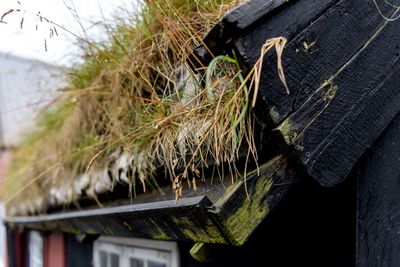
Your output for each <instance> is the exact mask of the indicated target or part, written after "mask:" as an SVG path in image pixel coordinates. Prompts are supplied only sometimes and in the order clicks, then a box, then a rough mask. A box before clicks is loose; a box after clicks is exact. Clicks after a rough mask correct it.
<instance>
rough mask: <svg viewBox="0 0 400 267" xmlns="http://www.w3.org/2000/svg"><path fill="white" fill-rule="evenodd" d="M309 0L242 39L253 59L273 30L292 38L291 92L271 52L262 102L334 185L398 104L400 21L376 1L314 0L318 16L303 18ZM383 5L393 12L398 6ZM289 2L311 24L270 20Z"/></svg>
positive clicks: (288, 60) (288, 61)
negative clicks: (391, 19) (322, 0)
mask: <svg viewBox="0 0 400 267" xmlns="http://www.w3.org/2000/svg"><path fill="white" fill-rule="evenodd" d="M305 2H306V1H299V2H296V3H293V4H291V5H288V6H287V7H286V8H285V10H282V11H281V12H282V14H281V15H280V13H278V14H274V15H273V16H271V17H270V18H267V19H266V20H265V21H262V23H263V25H259V26H257V27H255V28H254V29H253V30H251V31H249V32H248V33H246V34H244V35H243V36H242V37H240V38H239V39H238V40H237V41H236V47H237V49H238V50H239V51H240V55H242V58H243V60H244V62H247V64H248V66H249V67H251V66H252V65H253V64H254V63H255V62H256V60H257V59H258V55H259V53H260V47H261V45H262V44H263V42H264V41H265V39H267V38H269V37H273V36H271V32H273V33H274V35H276V36H278V35H283V36H286V37H288V38H289V43H288V45H287V47H286V49H285V51H284V56H283V65H284V68H285V74H286V78H287V83H288V85H289V89H290V91H291V94H290V95H287V94H286V93H285V90H284V88H283V85H282V83H281V81H280V80H279V78H278V74H277V73H276V67H275V64H276V60H275V59H274V56H272V55H271V56H270V57H268V58H266V59H265V60H266V61H265V62H264V69H263V74H262V79H261V85H260V92H259V95H260V98H259V100H258V104H259V106H264V107H265V109H267V110H268V112H269V115H270V118H271V119H272V121H273V122H274V123H275V124H276V125H277V126H278V127H277V132H278V133H280V134H281V136H282V137H283V138H284V140H286V142H287V144H288V145H289V146H290V147H291V148H292V149H294V151H295V154H296V156H297V158H298V161H299V162H301V163H302V164H303V165H304V166H305V169H306V170H307V172H308V173H309V174H310V175H311V176H312V177H313V178H315V179H316V180H317V181H318V182H320V184H322V185H324V186H332V185H336V184H337V183H339V182H341V181H343V179H345V177H346V176H347V175H348V173H349V171H350V170H351V168H352V167H353V166H354V164H355V162H356V161H357V160H358V159H359V158H360V156H361V155H362V154H363V153H364V152H365V150H366V149H367V148H368V147H369V146H371V145H372V143H373V142H374V140H375V139H376V138H377V137H378V136H379V135H380V134H381V133H382V131H383V130H384V129H385V128H386V126H387V125H388V123H389V122H390V121H391V120H392V119H393V117H394V115H395V114H396V113H397V112H398V111H400V101H399V100H400V94H399V92H400V91H399V90H397V88H396V84H397V83H398V79H399V78H398V77H399V70H398V68H399V65H400V64H399V62H398V59H399V53H400V49H399V47H400V37H399V36H400V34H399V33H400V31H399V25H400V21H396V22H392V23H389V22H387V21H385V20H384V19H383V18H382V16H381V15H380V14H379V12H378V10H377V9H376V7H375V6H374V3H373V2H372V1H353V0H341V1H337V2H335V3H327V2H326V3H325V5H326V6H327V7H328V9H323V8H322V6H318V7H320V9H319V10H320V11H321V12H319V13H318V12H316V11H315V10H314V9H317V6H316V5H318V4H315V3H314V6H313V7H312V8H311V9H312V10H314V12H316V15H314V17H315V18H314V19H313V20H312V23H308V24H304V23H303V21H302V19H301V18H302V16H301V15H299V14H302V10H303V12H304V13H307V12H310V11H307V9H308V8H309V7H306V6H302V4H304V3H305ZM320 5H323V4H320ZM383 9H384V10H383V12H385V13H386V14H389V15H390V14H392V15H395V12H396V11H395V10H394V9H393V8H390V7H389V6H387V5H386V6H384V7H383ZM290 10H293V11H292V12H294V14H297V13H299V14H298V15H297V18H296V17H295V18H296V20H299V25H304V26H305V27H304V28H302V30H301V31H296V30H294V28H292V27H291V26H289V27H288V30H287V29H285V28H284V26H280V28H279V26H278V25H274V24H272V25H271V24H270V22H274V21H275V20H277V21H280V22H283V19H282V18H283V17H284V16H288V18H290V16H289V12H290ZM279 16H282V17H281V18H280V19H279ZM310 16H312V15H311V14H309V13H308V14H307V15H306V18H307V17H310ZM304 21H306V19H305V20H304ZM288 23H289V25H290V24H291V20H289V22H288ZM283 25H286V23H283ZM293 25H296V24H295V23H293ZM275 26H276V29H275ZM270 29H271V32H270V31H269V30H270ZM277 29H278V30H280V32H279V31H278V32H276V30H277ZM294 32H295V34H294V35H293V33H294Z"/></svg>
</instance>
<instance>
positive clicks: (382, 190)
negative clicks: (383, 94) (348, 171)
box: [357, 115, 400, 267]
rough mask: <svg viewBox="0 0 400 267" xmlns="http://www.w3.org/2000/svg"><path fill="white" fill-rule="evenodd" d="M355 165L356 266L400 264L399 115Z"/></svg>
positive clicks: (373, 266)
mask: <svg viewBox="0 0 400 267" xmlns="http://www.w3.org/2000/svg"><path fill="white" fill-rule="evenodd" d="M358 169H359V172H358V193H357V199H358V201H357V202H358V204H357V266H358V267H383V266H385V267H395V266H400V253H399V252H400V242H399V240H400V194H399V192H400V179H399V177H400V115H398V116H397V117H396V118H395V120H394V121H393V122H392V123H391V125H390V126H389V127H388V128H387V130H386V131H385V132H384V133H383V134H382V136H381V137H379V139H378V140H377V142H376V143H375V144H374V146H373V147H372V148H371V149H370V150H369V151H368V152H367V153H366V155H365V156H364V158H363V161H361V162H360V164H359V168H358Z"/></svg>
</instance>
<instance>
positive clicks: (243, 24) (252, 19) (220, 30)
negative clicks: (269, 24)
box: [188, 0, 298, 69]
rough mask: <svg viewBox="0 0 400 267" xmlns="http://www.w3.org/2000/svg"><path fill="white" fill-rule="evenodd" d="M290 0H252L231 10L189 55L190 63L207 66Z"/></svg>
mask: <svg viewBox="0 0 400 267" xmlns="http://www.w3.org/2000/svg"><path fill="white" fill-rule="evenodd" d="M288 1H289V0H250V1H247V2H245V3H243V4H241V5H239V6H238V7H236V8H235V9H233V10H231V11H230V12H228V13H227V14H226V15H225V16H224V17H222V18H221V20H220V21H219V22H218V23H217V24H216V25H215V26H214V27H213V28H212V29H211V30H210V32H209V33H208V34H207V35H206V37H205V38H204V40H203V43H202V44H201V45H200V46H198V47H196V48H195V49H194V51H193V53H192V54H191V55H190V56H189V60H188V61H189V63H191V64H192V66H193V67H194V69H196V68H198V67H203V66H207V65H208V64H209V63H210V61H211V60H212V59H213V57H214V56H215V55H220V54H225V53H226V52H227V51H229V49H230V48H231V47H232V45H233V42H232V41H233V40H235V39H236V38H238V37H239V36H240V35H241V34H243V33H244V32H245V31H247V28H249V27H251V26H252V25H253V24H258V20H260V19H261V18H263V17H266V16H268V15H269V14H270V13H273V12H274V11H275V10H276V9H278V8H280V7H281V6H285V4H286V3H287V2H288ZM291 1H292V2H295V1H298V0H291ZM229 52H230V51H229Z"/></svg>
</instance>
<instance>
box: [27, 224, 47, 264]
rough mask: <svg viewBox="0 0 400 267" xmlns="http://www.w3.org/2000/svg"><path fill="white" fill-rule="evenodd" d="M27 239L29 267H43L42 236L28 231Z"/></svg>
mask: <svg viewBox="0 0 400 267" xmlns="http://www.w3.org/2000/svg"><path fill="white" fill-rule="evenodd" d="M28 237H29V239H28V241H29V243H28V248H29V254H28V257H29V267H43V265H44V263H43V247H44V241H43V236H42V234H41V233H39V232H37V231H30V232H29V235H28Z"/></svg>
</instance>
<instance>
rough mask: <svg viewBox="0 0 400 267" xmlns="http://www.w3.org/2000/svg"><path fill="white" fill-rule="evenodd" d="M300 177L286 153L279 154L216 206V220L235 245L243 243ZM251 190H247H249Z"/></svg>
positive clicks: (214, 207)
mask: <svg viewBox="0 0 400 267" xmlns="http://www.w3.org/2000/svg"><path fill="white" fill-rule="evenodd" d="M295 179H296V173H295V171H294V170H293V169H292V168H291V167H290V164H289V159H288V158H287V157H286V156H283V155H281V156H277V157H275V158H274V159H272V160H270V161H269V162H268V163H266V164H264V165H263V166H261V167H260V169H259V174H258V173H257V172H253V173H252V174H250V175H249V176H248V178H247V179H246V182H244V181H243V182H242V183H240V184H238V185H237V186H236V188H234V189H233V190H232V191H231V192H230V193H229V192H228V194H227V195H226V196H225V197H224V198H222V199H220V200H219V201H218V202H217V203H215V205H214V206H213V209H214V211H213V212H214V213H215V221H216V222H217V223H218V224H219V225H220V228H221V229H223V231H224V233H225V236H226V237H227V239H228V240H229V241H230V243H231V244H232V245H235V246H241V245H243V244H244V243H245V242H246V241H247V239H248V238H249V236H250V235H251V233H253V232H254V230H255V229H256V228H257V226H258V225H259V224H260V223H261V222H262V221H263V220H264V218H265V217H266V216H267V215H268V214H269V212H270V211H271V210H272V209H273V208H274V207H275V206H276V204H277V203H278V202H279V201H280V200H281V198H282V197H283V196H284V195H285V194H286V193H287V191H288V190H289V188H290V187H291V186H292V184H293V182H294V181H295ZM246 190H247V192H246Z"/></svg>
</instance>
